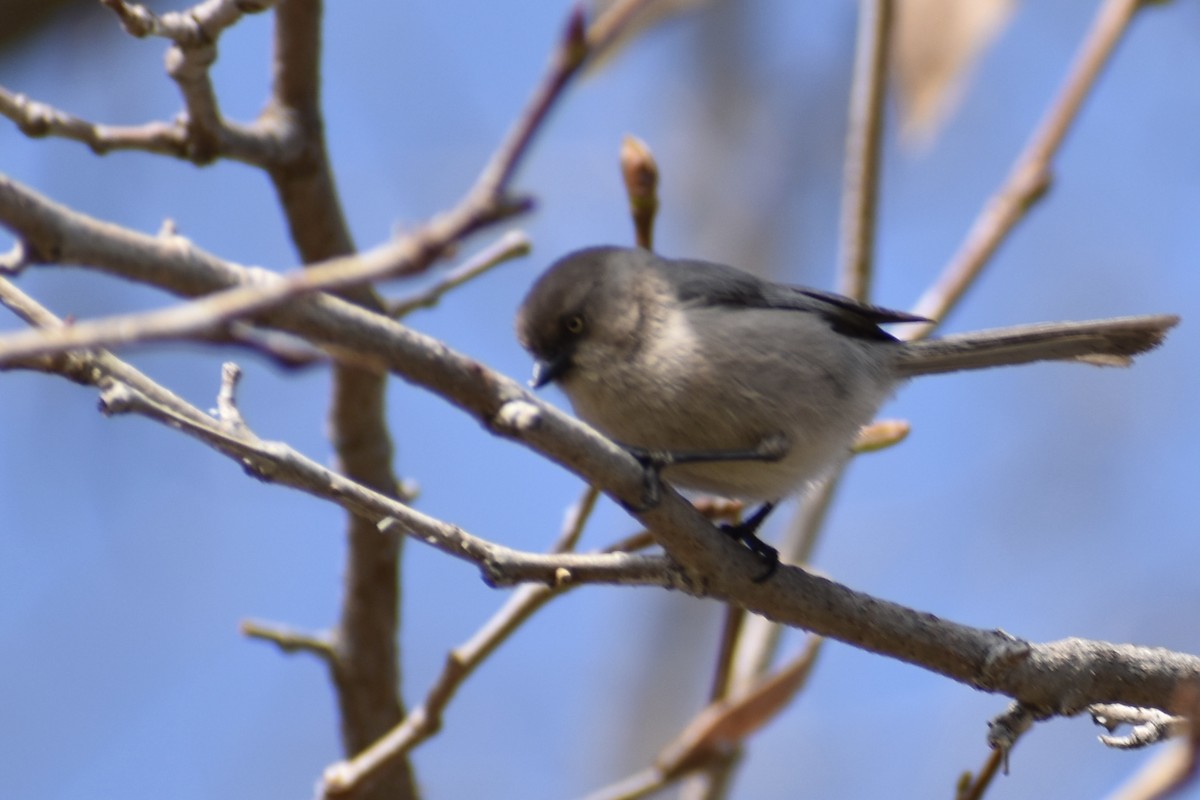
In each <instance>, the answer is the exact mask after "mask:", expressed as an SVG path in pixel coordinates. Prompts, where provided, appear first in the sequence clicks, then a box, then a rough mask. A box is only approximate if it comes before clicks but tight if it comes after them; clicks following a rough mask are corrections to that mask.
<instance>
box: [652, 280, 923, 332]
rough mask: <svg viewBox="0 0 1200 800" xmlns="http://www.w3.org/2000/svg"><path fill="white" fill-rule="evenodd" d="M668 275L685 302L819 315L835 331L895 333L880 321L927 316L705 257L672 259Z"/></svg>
mask: <svg viewBox="0 0 1200 800" xmlns="http://www.w3.org/2000/svg"><path fill="white" fill-rule="evenodd" d="M669 279H670V281H671V282H672V284H673V285H674V287H675V291H676V294H677V295H678V297H679V300H680V302H682V303H684V304H685V305H689V306H693V307H697V306H728V307H731V308H760V309H779V310H783V311H803V312H807V313H810V314H818V315H819V316H821V317H822V318H823V319H825V320H826V321H827V322H829V324H830V326H831V327H832V328H833V329H834V330H835V331H837V332H839V333H843V334H846V335H847V336H854V337H857V338H863V339H892V338H894V337H892V336H891V334H889V333H887V332H886V331H884V330H883V329H881V328H880V327H879V326H880V325H881V324H884V323H888V322H928V321H929V320H927V319H926V318H925V317H919V316H917V315H915V314H909V313H906V312H904V311H894V310H892V309H889V308H882V307H880V306H874V305H870V304H868V303H860V302H858V301H857V300H851V299H850V298H849V297H844V296H842V295H840V294H833V293H832V292H822V291H820V290H818V289H809V288H806V287H802V286H786V285H784V284H779V283H772V282H771V281H767V280H763V279H762V278H758V277H755V276H754V275H751V274H750V273H748V272H742V271H741V270H738V269H734V268H733V267H727V266H725V265H723V264H714V263H710V262H707V261H674V262H671V269H670V274H669Z"/></svg>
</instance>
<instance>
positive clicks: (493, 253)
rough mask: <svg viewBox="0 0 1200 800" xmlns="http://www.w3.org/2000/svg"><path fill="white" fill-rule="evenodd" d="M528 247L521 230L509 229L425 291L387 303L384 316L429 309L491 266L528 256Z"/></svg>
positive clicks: (483, 273) (526, 237) (404, 315)
mask: <svg viewBox="0 0 1200 800" xmlns="http://www.w3.org/2000/svg"><path fill="white" fill-rule="evenodd" d="M532 248H533V245H532V243H531V242H530V241H529V237H528V236H526V235H525V233H524V232H523V231H509V232H508V233H506V234H504V235H503V236H501V237H500V238H499V239H497V240H496V241H495V242H493V243H492V244H490V245H488V246H487V247H485V248H484V249H483V250H481V251H480V252H478V253H476V254H475V255H474V256H473V257H471V258H469V259H467V260H466V262H464V263H463V265H462V266H460V267H459V268H458V269H456V270H454V271H453V272H451V273H450V274H449V275H447V276H446V277H444V278H442V279H441V280H440V281H438V282H437V283H435V284H434V285H433V286H430V287H429V288H428V289H426V290H425V291H423V292H418V293H417V294H414V295H412V296H410V297H406V298H404V299H403V300H396V301H394V302H391V303H388V306H387V313H388V316H390V317H392V318H393V319H402V318H403V317H406V316H408V315H409V314H411V313H412V312H413V311H416V310H417V309H419V308H433V307H434V306H436V305H437V304H438V302H439V301H440V300H441V299H442V297H443V296H444V295H445V294H446V293H447V292H449V291H452V290H453V289H457V288H458V287H459V286H462V285H463V284H465V283H469V282H470V281H473V280H475V279H476V278H478V277H479V276H481V275H486V274H487V273H488V272H490V271H491V270H492V268H493V267H497V266H499V265H500V264H503V263H504V262H506V261H511V260H512V259H514V258H518V257H520V256H525V255H529V251H530V250H531V249H532Z"/></svg>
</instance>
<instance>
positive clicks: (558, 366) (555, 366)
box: [529, 354, 571, 389]
mask: <svg viewBox="0 0 1200 800" xmlns="http://www.w3.org/2000/svg"><path fill="white" fill-rule="evenodd" d="M570 363H571V358H570V355H568V354H563V355H559V356H556V357H554V358H539V359H538V360H537V361H535V362H534V363H533V376H532V377H531V378H530V379H529V385H530V386H532V387H533V388H534V389H540V388H542V387H543V386H545V385H546V384H547V383H552V382H553V381H556V380H558V379H559V378H560V377H562V374H563V373H564V372H566V371H567V367H568V366H570Z"/></svg>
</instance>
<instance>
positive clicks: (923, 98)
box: [892, 0, 1016, 146]
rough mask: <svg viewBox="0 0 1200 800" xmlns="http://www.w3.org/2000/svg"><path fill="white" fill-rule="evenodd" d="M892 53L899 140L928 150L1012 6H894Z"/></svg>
mask: <svg viewBox="0 0 1200 800" xmlns="http://www.w3.org/2000/svg"><path fill="white" fill-rule="evenodd" d="M897 2H898V6H897V9H896V11H897V15H896V31H895V33H896V38H895V40H894V45H893V48H892V52H893V54H894V59H895V74H896V79H897V86H898V89H899V92H900V101H901V129H900V130H901V136H902V137H903V138H904V139H905V141H906V142H908V143H909V144H916V145H919V146H927V145H928V144H930V143H931V142H932V141H933V139H934V138H935V137H936V136H937V134H938V132H939V131H940V130H941V127H942V124H943V123H944V122H945V121H946V119H948V118H949V116H950V115H951V114H952V113H953V112H954V110H955V109H956V108H957V107H958V103H959V101H960V100H961V98H962V95H963V91H964V90H965V88H966V85H967V83H968V79H969V78H970V75H971V71H972V70H973V68H974V67H975V64H976V63H977V62H978V61H979V58H980V56H981V55H982V54H983V52H984V51H985V50H986V49H987V48H988V46H989V45H990V44H991V43H992V42H993V41H994V40H995V39H996V37H997V36H998V35H999V34H1000V32H1001V30H1003V28H1004V26H1005V25H1006V24H1007V23H1008V20H1009V18H1010V17H1011V16H1012V12H1013V9H1014V7H1015V5H1016V4H1015V2H1014V0H897Z"/></svg>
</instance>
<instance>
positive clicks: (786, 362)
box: [516, 247, 1179, 580]
mask: <svg viewBox="0 0 1200 800" xmlns="http://www.w3.org/2000/svg"><path fill="white" fill-rule="evenodd" d="M926 321H927V320H925V319H923V318H922V317H917V316H913V315H912V314H906V313H904V312H901V311H891V310H888V309H885V308H879V307H877V306H871V305H865V304H863V303H859V302H856V301H854V300H851V299H849V298H847V297H842V296H840V295H836V294H830V293H826V292H821V291H816V290H813V289H806V288H800V287H794V286H785V285H782V284H778V283H772V282H770V281H766V280H763V279H761V278H757V277H755V276H753V275H750V274H749V273H746V272H742V271H741V270H738V269H734V268H733V267H729V266H726V265H724V264H714V263H710V262H707V261H692V260H684V259H679V260H675V259H668V258H663V257H661V256H658V255H655V254H654V253H651V252H649V251H647V250H641V249H631V248H622V247H593V248H588V249H585V250H579V251H577V252H574V253H571V254H569V255H567V256H565V257H563V258H562V259H560V260H559V261H557V262H556V263H555V264H553V265H552V266H551V267H550V268H549V269H548V270H547V271H546V272H545V274H543V275H542V276H541V278H539V279H538V281H537V282H536V283H535V284H534V285H533V288H532V289H531V290H530V291H529V294H528V295H527V296H526V298H525V301H524V302H523V303H522V305H521V309H520V312H519V313H518V315H517V322H516V327H517V337H518V339H519V340H520V342H521V345H522V346H523V347H524V348H525V349H526V350H528V351H529V352H530V354H532V355H533V357H534V358H535V359H536V364H535V367H534V373H533V380H532V381H531V383H532V385H533V386H534V387H541V386H544V385H545V384H547V383H550V382H554V383H557V384H558V386H559V387H561V388H562V390H563V391H564V392H565V393H566V395H567V397H568V398H569V399H570V401H571V405H572V406H573V407H574V409H575V412H576V413H577V414H578V415H579V416H580V417H581V418H582V419H583V420H585V421H586V422H588V423H589V424H591V425H592V426H594V427H595V428H597V429H598V430H599V431H601V432H602V433H604V434H605V435H606V436H608V437H610V438H611V439H613V440H614V441H616V442H617V443H619V444H621V445H622V446H624V447H626V448H628V449H629V450H630V452H631V453H633V454H634V456H635V457H636V458H638V459H639V460H640V461H642V463H643V464H644V465H645V466H646V467H647V469H648V471H649V472H648V475H649V476H650V477H651V478H653V479H657V475H658V473H659V471H660V470H661V473H662V476H663V477H664V478H666V479H667V480H669V481H670V482H671V483H672V484H674V485H676V486H678V487H681V488H685V489H696V490H700V491H703V492H710V493H714V494H718V495H722V496H725V497H733V498H739V499H744V500H753V501H762V502H763V503H764V505H763V507H762V508H760V509H759V511H758V512H756V513H755V514H753V515H752V516H751V517H749V518H748V519H747V520H746V521H745V522H744V523H742V524H741V525H739V526H726V531H727V532H728V533H730V534H731V535H733V536H734V537H735V538H737V539H739V540H741V541H743V542H744V543H745V544H746V545H748V546H749V547H750V548H751V549H752V550H754V551H755V552H757V553H759V554H760V555H761V556H762V557H763V558H764V559H765V561H766V564H767V571H766V572H765V573H764V574H763V575H761V576H760V577H759V578H758V580H764V579H766V578H767V577H769V575H770V574H771V572H772V571H774V569H775V566H776V564H777V561H778V554H777V553H776V552H775V550H774V548H771V547H770V546H768V545H766V544H765V543H763V542H762V541H761V540H759V539H758V538H757V536H756V535H755V532H756V530H757V528H758V526H759V525H760V524H761V523H762V521H763V519H764V518H765V517H766V515H767V513H769V512H770V509H771V508H772V507H773V505H774V504H775V503H776V502H778V501H779V500H781V499H783V498H784V497H786V496H787V495H789V494H791V493H793V492H796V491H797V490H799V489H800V488H802V487H803V486H804V485H805V484H806V483H808V482H809V481H812V480H814V479H816V478H819V477H821V475H822V474H823V473H824V472H826V471H828V470H829V469H830V468H831V467H832V466H833V465H835V464H837V463H838V462H840V461H841V460H842V459H843V458H845V457H846V456H847V455H848V454H849V452H850V446H851V445H852V444H853V442H854V440H855V437H856V435H857V433H858V431H859V429H860V428H861V427H862V426H863V425H865V424H867V423H869V422H870V421H871V419H872V417H874V415H875V413H876V412H877V411H878V410H879V407H880V406H881V405H882V404H883V403H884V401H885V400H887V399H888V397H889V396H890V395H891V394H892V392H893V391H894V390H895V389H896V387H897V386H898V385H899V384H900V383H902V382H903V381H905V380H907V379H908V378H911V377H913V376H916V375H927V374H933V373H939V372H953V371H955V370H964V369H982V368H985V367H996V366H1004V365H1008V364H1023V363H1027V362H1031V361H1044V360H1075V361H1084V362H1088V363H1093V364H1100V365H1113V366H1123V365H1128V364H1129V363H1131V361H1132V358H1131V357H1132V356H1134V355H1137V354H1138V353H1142V352H1144V351H1146V350H1149V349H1151V348H1153V347H1155V346H1157V345H1158V344H1159V343H1160V342H1162V340H1163V338H1164V336H1165V335H1166V332H1167V330H1168V329H1170V328H1171V327H1172V326H1174V325H1175V324H1176V323H1177V322H1178V321H1179V318H1178V317H1176V316H1170V315H1158V316H1142V317H1120V318H1115V319H1106V320H1098V321H1094V322H1059V323H1043V324H1038V325H1022V326H1017V327H1012V328H1001V329H997V330H989V331H979V332H976V333H967V334H958V335H954V336H947V337H944V338H941V339H931V340H925V341H917V342H904V341H900V340H898V339H896V338H895V337H894V336H892V335H891V334H889V333H887V332H886V331H884V330H883V329H882V328H880V327H879V326H880V324H883V323H892V322H926Z"/></svg>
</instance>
